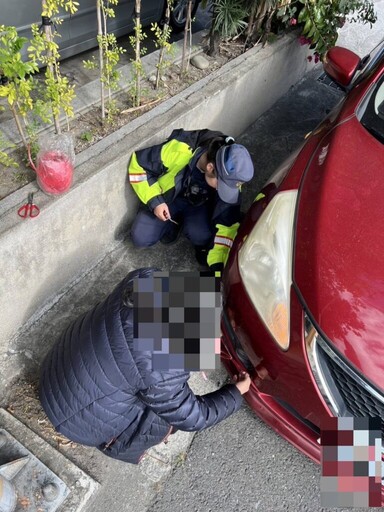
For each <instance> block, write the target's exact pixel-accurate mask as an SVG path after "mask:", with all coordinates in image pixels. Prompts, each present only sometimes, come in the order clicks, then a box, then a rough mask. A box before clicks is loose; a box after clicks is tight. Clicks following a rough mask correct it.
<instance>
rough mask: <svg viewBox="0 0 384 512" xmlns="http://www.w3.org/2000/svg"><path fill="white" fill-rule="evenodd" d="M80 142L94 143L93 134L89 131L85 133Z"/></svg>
mask: <svg viewBox="0 0 384 512" xmlns="http://www.w3.org/2000/svg"><path fill="white" fill-rule="evenodd" d="M80 140H82V141H84V142H92V140H93V133H92V132H91V131H89V130H87V131H85V132H83V133H82V134H81V135H80Z"/></svg>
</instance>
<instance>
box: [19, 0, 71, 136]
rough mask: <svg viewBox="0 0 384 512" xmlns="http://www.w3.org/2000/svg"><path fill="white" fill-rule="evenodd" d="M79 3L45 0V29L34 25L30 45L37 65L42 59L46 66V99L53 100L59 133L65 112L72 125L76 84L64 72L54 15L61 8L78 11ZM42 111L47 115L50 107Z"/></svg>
mask: <svg viewBox="0 0 384 512" xmlns="http://www.w3.org/2000/svg"><path fill="white" fill-rule="evenodd" d="M78 5H79V4H78V2H75V1H74V0H42V19H43V26H42V30H40V28H39V27H38V26H37V25H32V40H31V44H30V46H29V48H28V52H29V53H28V56H29V58H30V59H31V60H32V62H33V63H34V64H35V65H38V64H39V63H40V64H41V65H42V66H46V68H45V81H44V83H45V87H44V89H43V99H42V103H43V104H44V103H48V104H49V107H50V109H51V112H52V116H53V120H54V124H55V128H56V132H57V133H61V124H60V115H61V112H64V114H65V116H66V119H67V128H68V129H69V124H68V118H69V117H72V116H73V114H74V113H73V107H72V102H73V100H74V98H75V92H74V86H73V85H70V84H69V81H68V79H67V78H66V77H64V76H62V75H61V72H60V63H59V60H60V53H59V46H58V44H57V43H56V42H55V37H58V36H59V34H58V32H57V31H56V30H52V26H53V19H52V17H53V16H56V15H58V14H59V9H60V8H64V9H65V10H66V11H67V12H69V13H70V14H74V13H75V12H76V11H77V7H78ZM54 22H55V25H60V23H61V19H60V18H59V17H57V18H55V19H54ZM40 114H43V115H46V111H44V110H41V112H40Z"/></svg>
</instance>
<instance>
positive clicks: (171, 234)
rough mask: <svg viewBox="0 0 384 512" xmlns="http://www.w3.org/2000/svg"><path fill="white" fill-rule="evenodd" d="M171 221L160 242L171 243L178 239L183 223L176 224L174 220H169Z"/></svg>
mask: <svg viewBox="0 0 384 512" xmlns="http://www.w3.org/2000/svg"><path fill="white" fill-rule="evenodd" d="M167 222H168V223H169V226H168V229H167V231H166V232H165V233H164V235H163V236H162V237H161V238H160V242H161V243H162V244H164V245H171V244H174V243H176V242H177V241H178V239H179V236H180V233H181V228H182V225H181V223H179V224H174V223H173V222H170V221H167Z"/></svg>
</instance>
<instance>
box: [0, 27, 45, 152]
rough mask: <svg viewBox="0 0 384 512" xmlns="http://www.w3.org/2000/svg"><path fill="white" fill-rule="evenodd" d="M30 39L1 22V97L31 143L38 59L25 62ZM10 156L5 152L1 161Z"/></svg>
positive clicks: (23, 137)
mask: <svg viewBox="0 0 384 512" xmlns="http://www.w3.org/2000/svg"><path fill="white" fill-rule="evenodd" d="M26 42H27V39H25V38H23V37H19V36H18V34H17V30H16V28H15V27H7V26H5V25H0V75H1V76H0V78H1V80H0V97H3V98H6V100H7V102H8V106H9V108H10V110H11V112H12V115H13V118H14V120H15V123H16V126H17V129H18V132H19V134H20V137H21V140H22V142H23V144H24V146H25V148H27V147H28V135H27V133H26V130H27V126H28V119H27V114H28V112H30V111H32V109H33V106H34V103H33V100H32V96H31V93H32V90H33V87H34V82H33V78H32V75H33V73H35V72H36V71H37V70H38V66H37V64H36V63H35V62H31V61H27V62H23V60H22V58H21V49H22V48H23V46H24V45H25V43H26ZM6 161H7V159H6V158H5V157H4V156H3V157H2V162H6Z"/></svg>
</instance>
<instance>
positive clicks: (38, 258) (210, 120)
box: [0, 34, 307, 377]
mask: <svg viewBox="0 0 384 512" xmlns="http://www.w3.org/2000/svg"><path fill="white" fill-rule="evenodd" d="M306 55H307V49H306V48H303V47H301V46H300V45H299V44H298V42H297V38H296V36H295V35H293V34H292V35H289V36H284V37H283V38H282V39H280V40H278V41H277V42H275V43H274V44H273V45H271V46H267V47H265V48H264V49H260V48H254V49H252V50H251V51H249V52H247V53H246V54H245V55H242V56H240V57H238V58H237V59H236V60H234V61H232V62H231V63H228V64H227V65H226V66H224V67H223V68H221V69H220V70H218V71H217V72H215V73H213V74H212V75H210V76H209V77H207V78H206V79H204V80H202V81H200V82H199V83H197V84H194V85H193V86H192V87H190V88H189V89H187V90H185V91H183V93H180V94H179V95H178V96H177V97H174V98H172V99H170V100H168V101H167V102H165V103H163V104H162V105H159V106H158V107H156V108H155V109H153V110H152V111H151V112H148V113H147V114H145V115H143V116H141V117H140V118H139V119H136V120H135V121H134V122H132V123H130V124H129V125H126V126H125V127H124V128H122V129H121V130H119V131H118V132H116V133H114V134H112V135H110V136H109V137H106V138H105V139H104V140H103V141H101V142H100V143H98V144H96V145H94V146H92V147H91V148H89V149H88V150H86V151H84V152H83V153H81V154H80V155H78V156H77V161H76V177H75V182H74V184H73V186H72V189H71V190H70V191H69V192H68V193H67V194H65V195H63V196H61V197H49V196H47V195H45V194H44V193H42V192H41V191H39V190H38V188H37V185H36V183H31V184H29V185H27V186H26V187H24V188H23V189H21V190H19V191H17V192H15V193H14V194H12V195H11V196H9V197H7V198H5V199H4V200H3V201H1V203H0V219H1V222H0V291H1V295H0V312H1V323H0V327H1V328H0V367H2V368H7V364H6V362H7V354H9V353H12V351H13V347H14V344H15V343H16V341H15V340H16V336H17V332H18V330H19V329H20V328H21V326H23V325H24V324H25V323H27V322H31V321H33V319H34V318H35V317H36V315H38V314H39V313H40V312H41V310H42V308H45V307H49V305H50V304H51V303H52V302H53V301H54V300H55V298H57V296H58V294H59V293H61V292H62V291H63V290H65V288H66V287H68V285H69V284H70V283H71V282H73V281H74V280H75V279H77V278H78V277H80V276H81V275H82V274H83V273H84V272H86V271H87V270H88V269H90V268H91V267H92V266H93V265H95V264H96V263H97V261H99V260H100V259H101V258H102V257H103V256H104V255H105V253H106V252H107V251H109V250H110V249H111V248H112V247H113V246H114V245H115V244H117V243H119V240H121V239H122V236H123V235H124V234H125V233H126V232H127V230H128V227H129V224H130V222H131V221H132V218H133V216H134V214H135V212H136V209H137V199H136V196H135V195H134V194H133V192H132V190H131V189H130V186H129V184H128V183H127V178H126V168H127V162H128V158H129V155H130V154H131V152H132V151H133V150H134V149H137V148H138V147H145V146H148V145H151V144H154V143H156V142H159V141H160V140H162V139H164V138H165V137H167V136H168V135H169V134H170V132H171V130H172V129H173V128H176V127H184V128H186V129H195V128H204V127H208V128H213V129H221V130H223V131H224V132H226V133H229V134H233V135H235V136H236V135H239V134H240V133H242V132H243V131H244V130H245V129H246V128H247V126H249V125H250V124H251V123H252V122H253V121H254V120H255V119H256V118H257V117H258V116H260V115H261V114H262V113H263V112H264V111H265V110H267V109H268V108H269V107H270V106H271V105H272V104H273V103H274V102H275V101H276V100H277V99H278V98H279V97H280V96H281V95H282V94H284V93H285V92H286V91H287V90H288V88H289V87H291V86H292V85H293V84H294V83H296V82H297V81H298V80H299V79H300V78H301V77H302V76H303V74H304V73H305V72H306V71H307V61H306ZM30 191H35V202H36V203H37V204H38V205H39V207H40V210H41V213H40V215H39V216H38V217H37V218H35V219H27V220H22V219H20V218H19V217H18V216H17V208H18V207H19V206H20V205H21V204H22V203H23V202H25V199H26V197H27V194H28V192H30ZM127 258H129V254H127ZM3 377H5V375H3Z"/></svg>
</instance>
